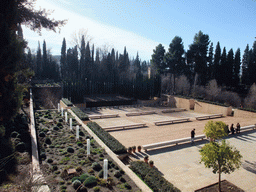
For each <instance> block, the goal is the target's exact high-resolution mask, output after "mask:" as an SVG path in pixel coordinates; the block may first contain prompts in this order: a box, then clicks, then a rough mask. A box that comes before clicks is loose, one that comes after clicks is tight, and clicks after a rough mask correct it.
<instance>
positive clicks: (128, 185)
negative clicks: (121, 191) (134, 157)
mask: <svg viewBox="0 0 256 192" xmlns="http://www.w3.org/2000/svg"><path fill="white" fill-rule="evenodd" d="M124 187H125V188H126V189H131V188H132V187H131V185H130V184H129V183H125V184H124Z"/></svg>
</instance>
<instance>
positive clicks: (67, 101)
mask: <svg viewBox="0 0 256 192" xmlns="http://www.w3.org/2000/svg"><path fill="white" fill-rule="evenodd" d="M61 100H62V102H63V103H65V105H67V106H68V107H70V106H73V103H72V102H71V101H69V100H68V99H67V98H62V99H61Z"/></svg>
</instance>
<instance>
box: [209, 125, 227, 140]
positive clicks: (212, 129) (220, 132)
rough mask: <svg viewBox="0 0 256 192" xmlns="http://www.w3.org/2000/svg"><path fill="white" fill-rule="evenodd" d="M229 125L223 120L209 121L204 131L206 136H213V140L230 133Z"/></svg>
mask: <svg viewBox="0 0 256 192" xmlns="http://www.w3.org/2000/svg"><path fill="white" fill-rule="evenodd" d="M226 129H227V125H226V124H225V123H224V122H222V121H216V122H213V121H208V122H207V123H206V124H205V126H204V133H205V135H206V137H209V138H211V139H212V140H213V141H214V140H216V139H220V138H222V137H225V136H227V135H228V133H227V130H226Z"/></svg>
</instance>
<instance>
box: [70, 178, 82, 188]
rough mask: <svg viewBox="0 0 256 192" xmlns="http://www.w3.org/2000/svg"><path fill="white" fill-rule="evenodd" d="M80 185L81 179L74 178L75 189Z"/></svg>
mask: <svg viewBox="0 0 256 192" xmlns="http://www.w3.org/2000/svg"><path fill="white" fill-rule="evenodd" d="M80 185H81V181H79V180H78V179H76V180H74V181H73V183H72V186H73V187H74V189H77V188H78V187H79V186H80Z"/></svg>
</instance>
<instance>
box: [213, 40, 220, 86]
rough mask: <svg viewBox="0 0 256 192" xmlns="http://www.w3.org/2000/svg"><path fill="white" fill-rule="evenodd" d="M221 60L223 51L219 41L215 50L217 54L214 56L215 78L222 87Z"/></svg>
mask: <svg viewBox="0 0 256 192" xmlns="http://www.w3.org/2000/svg"><path fill="white" fill-rule="evenodd" d="M220 58H221V49H220V43H219V41H218V43H217V45H216V49H215V54H214V68H213V69H214V71H213V78H214V79H216V80H217V82H218V84H219V85H220V82H221V75H220V74H221V67H220Z"/></svg>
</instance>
